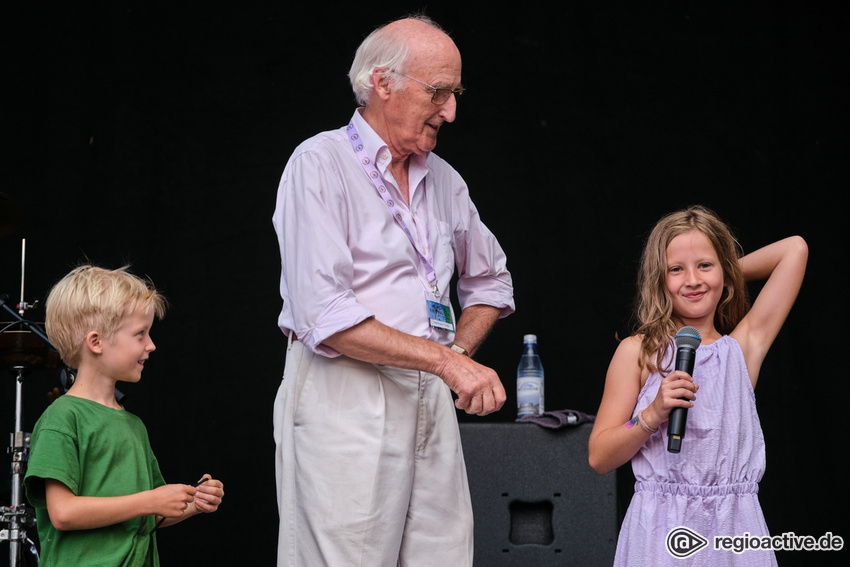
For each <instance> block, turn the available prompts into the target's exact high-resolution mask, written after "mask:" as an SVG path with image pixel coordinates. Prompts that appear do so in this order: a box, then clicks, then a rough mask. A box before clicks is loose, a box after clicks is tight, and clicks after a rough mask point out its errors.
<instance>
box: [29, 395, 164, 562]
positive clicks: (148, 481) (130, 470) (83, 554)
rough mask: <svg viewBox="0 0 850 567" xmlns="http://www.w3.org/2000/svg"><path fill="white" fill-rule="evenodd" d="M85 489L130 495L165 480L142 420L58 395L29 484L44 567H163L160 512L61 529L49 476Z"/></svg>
mask: <svg viewBox="0 0 850 567" xmlns="http://www.w3.org/2000/svg"><path fill="white" fill-rule="evenodd" d="M46 478H51V479H55V480H58V481H59V482H62V483H63V484H65V485H66V486H67V487H68V488H69V489H71V492H73V493H74V494H75V495H77V496H124V495H127V494H135V493H137V492H142V491H145V490H151V489H153V488H156V487H158V486H162V485H164V484H165V480H164V479H163V478H162V473H161V472H160V470H159V464H158V463H157V460H156V457H154V455H153V451H152V450H151V447H150V441H149V439H148V433H147V430H146V429H145V426H144V424H143V423H142V420H141V419H139V418H138V417H137V416H135V415H133V414H132V413H130V412H128V411H126V410H123V409H121V410H116V409H112V408H109V407H106V406H104V405H101V404H99V403H97V402H93V401H91V400H86V399H83V398H77V397H74V396H70V395H65V396H61V397H60V398H58V399H57V400H56V401H54V402H53V403H52V404H51V405H50V406H48V407H47V409H46V410H45V411H44V413H43V414H42V415H41V417H40V418H39V419H38V421H37V422H36V424H35V428H34V429H33V433H32V440H31V442H30V457H29V462H28V464H27V471H26V476H25V478H24V487H25V489H26V495H27V499H28V500H29V502H30V504H31V505H32V506H33V507H34V508H35V512H36V521H37V523H38V537H39V540H40V541H39V543H40V551H41V558H40V561H39V566H40V567H53V566H57V565H58V566H63V567H67V566H69V565H79V566H83V565H85V566H86V567H101V566H102V567H156V566H158V565H159V557H158V555H157V549H156V535H155V534H153V533H152V532H153V529H154V525H155V516H152V515H148V516H142V517H140V518H133V519H131V520H127V521H126V522H121V523H120V524H114V525H111V526H105V527H102V528H96V529H91V530H69V531H60V530H57V529H56V528H54V527H53V524H52V523H51V522H50V516H49V514H48V512H47V502H46V500H45V489H44V479H46Z"/></svg>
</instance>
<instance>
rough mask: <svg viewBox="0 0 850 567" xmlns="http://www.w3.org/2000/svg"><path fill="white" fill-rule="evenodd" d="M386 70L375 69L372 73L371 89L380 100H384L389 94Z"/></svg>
mask: <svg viewBox="0 0 850 567" xmlns="http://www.w3.org/2000/svg"><path fill="white" fill-rule="evenodd" d="M388 74H389V71H388V70H387V69H384V68H381V67H377V68H375V69H374V70H373V71H372V88H373V89H374V91H375V94H377V95H378V96H379V97H380V98H382V99H386V98H387V97H388V96H389V94H390V92H391V89H390V79H389V77H388V76H387V75H388Z"/></svg>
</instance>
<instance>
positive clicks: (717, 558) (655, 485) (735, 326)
mask: <svg viewBox="0 0 850 567" xmlns="http://www.w3.org/2000/svg"><path fill="white" fill-rule="evenodd" d="M739 252H740V246H739V244H738V243H737V241H736V240H735V238H734V237H733V236H732V234H731V232H730V230H729V228H728V227H727V226H726V225H725V224H724V223H723V222H722V221H721V220H720V219H718V218H717V216H715V215H714V214H713V213H712V212H711V211H709V210H707V209H705V208H704V207H700V206H693V207H690V208H688V209H686V210H683V211H679V212H676V213H672V214H669V215H667V216H665V217H664V218H662V219H661V220H660V221H659V222H658V223H657V224H656V226H655V228H654V229H653V230H652V233H651V234H650V236H649V238H648V239H647V242H646V246H645V248H644V251H643V254H642V257H641V262H640V268H639V275H638V293H637V303H636V311H635V315H636V319H637V330H636V332H635V334H634V335H632V336H630V337H628V338H626V339H625V340H623V341H622V342H621V343H620V344H619V346H618V347H617V350H616V352H615V353H614V356H613V358H612V360H611V363H610V366H609V368H608V374H607V376H606V379H605V391H604V393H603V396H602V402H601V404H600V406H599V411H598V413H597V415H596V421H595V423H594V427H593V431H592V433H591V435H590V441H589V446H588V460H589V462H590V466H591V467H593V469H594V470H596V471H597V472H599V473H601V474H604V473H606V472H609V471H611V470H614V469H616V468H617V467H619V466H621V465H623V464H625V463H626V462H627V461H629V460H631V463H632V470H633V471H634V475H635V479H636V482H635V494H634V497H633V498H632V501H631V504H630V505H629V509H628V511H627V513H626V517H625V519H624V520H623V525H622V526H621V528H620V537H619V542H618V545H617V554H616V559H615V565H622V566H625V565H653V566H658V565H664V564H671V565H673V564H675V565H680V564H681V561H679V559H681V558H684V557H688V558H689V562H688V565H689V566H693V565H710V566H712V567H715V566H717V565H744V564H746V565H748V566H762V565H776V558H775V555H774V553H773V551H772V550H771V549H770V548H769V547H770V546H769V545H768V546H767V547H768V549H757V550H753V549H749V550H746V551H743V552H741V553H736V552H735V551H733V550H732V549H724V548H723V547H722V545H718V546H717V547H718V548H715V543H716V542H715V536H729V537H730V538H734V537H736V536H737V537H739V538H741V537H748V539H749V540H750V542H751V543H752V540H753V538H759V544H762V543H765V544H766V543H767V538H768V536H769V535H770V533H769V532H768V529H767V525H766V524H765V521H764V516H763V514H762V511H761V506H760V505H759V502H758V496H757V493H758V482H759V481H760V480H761V478H762V475H763V474H764V469H765V448H764V436H763V434H762V430H761V425H760V423H759V418H758V414H757V413H756V407H755V394H754V392H753V389H754V388H755V385H756V381H757V380H758V377H759V369H760V368H761V364H762V361H763V360H764V357H765V355H766V354H767V351H768V349H769V348H770V346H771V344H772V343H773V340H774V339H775V338H776V335H777V334H778V333H779V329H780V328H781V327H782V324H783V323H784V321H785V318H786V317H787V316H788V313H789V311H790V310H791V306H792V305H793V303H794V300H795V299H796V297H797V292H798V291H799V289H800V285H801V284H802V281H803V274H804V272H805V269H806V261H807V257H808V247H807V245H806V242H805V241H804V240H803V239H802V238H800V237H799V236H792V237H789V238H785V239H784V240H780V241H778V242H775V243H773V244H770V245H767V246H765V247H764V248H761V249H759V250H757V251H755V252H753V253H751V254H748V255H746V256H744V257H742V258H739V256H740V254H739ZM765 278H766V279H767V281H766V282H765V284H764V286H763V288H762V290H761V292H760V293H759V294H758V297H757V298H756V300H755V302H754V303H753V304H752V307H751V308H750V305H749V301H748V299H747V294H746V287H745V280H764V279H765ZM683 326H691V327H694V328H695V329H697V331H699V335H700V337H701V343H700V344H699V347H698V348H697V349H696V362H695V367H694V370H693V376H690V375H688V374H687V373H686V372H684V371H681V370H674V368H675V357H676V346H675V343H674V336H675V334H676V331H677V330H678V329H679V328H681V327H683ZM674 408H688V412H687V427H686V433H685V436H684V437H683V438H682V440H681V451H680V452H678V453H674V452H670V451H668V450H667V420H668V418H669V416H670V412H671V411H672V410H673V409H674ZM739 541H740V539H739ZM750 547H752V546H750ZM761 547H764V545H762V546H761ZM738 551H741V550H740V549H738Z"/></svg>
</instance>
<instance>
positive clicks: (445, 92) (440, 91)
mask: <svg viewBox="0 0 850 567" xmlns="http://www.w3.org/2000/svg"><path fill="white" fill-rule="evenodd" d="M390 72H392V73H395V74H396V75H401V76H402V77H404V78H406V79H410V80H411V81H416V82H417V83H419V84H420V85H424V86H426V87H428V88H429V89H431V104H436V105H437V106H439V105H441V104H445V103H446V101H447V100H449V97H450V96H451V95H455V96H460V95H462V94H463V93H464V91H466V89H465V88H463V87H458V88H456V89H450V88H448V87H435V86H434V85H429V84H428V83H425V82H423V81H420V80H419V79H414V78H413V77H410V76H408V75H405V74H404V73H399V72H398V71H395V70H393V69H390Z"/></svg>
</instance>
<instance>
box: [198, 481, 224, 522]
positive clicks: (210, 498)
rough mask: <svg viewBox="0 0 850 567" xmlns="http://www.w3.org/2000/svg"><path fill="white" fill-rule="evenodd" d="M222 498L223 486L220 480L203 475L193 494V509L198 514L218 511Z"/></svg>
mask: <svg viewBox="0 0 850 567" xmlns="http://www.w3.org/2000/svg"><path fill="white" fill-rule="evenodd" d="M223 498H224V484H223V483H222V482H221V481H220V480H216V479H214V478H212V477H211V476H210V475H208V474H205V475H204V476H203V477H202V478H201V482H199V483H198V485H197V488H196V492H195V508H197V509H198V511H199V512H203V513H205V514H209V513H211V512H215V511H216V510H218V506H219V505H220V504H221V500H222V499H223Z"/></svg>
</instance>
